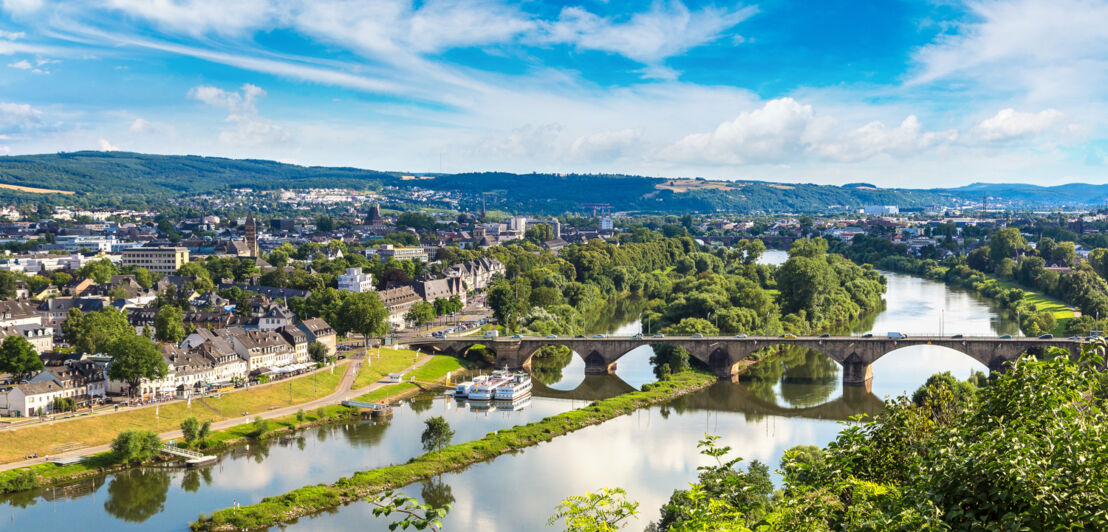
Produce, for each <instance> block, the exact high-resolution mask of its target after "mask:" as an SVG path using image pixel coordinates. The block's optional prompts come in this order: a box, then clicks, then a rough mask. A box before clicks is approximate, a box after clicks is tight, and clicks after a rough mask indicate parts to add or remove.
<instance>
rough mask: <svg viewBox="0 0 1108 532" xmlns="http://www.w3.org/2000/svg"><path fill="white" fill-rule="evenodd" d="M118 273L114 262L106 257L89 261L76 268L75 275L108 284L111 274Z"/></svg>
mask: <svg viewBox="0 0 1108 532" xmlns="http://www.w3.org/2000/svg"><path fill="white" fill-rule="evenodd" d="M118 273H119V269H118V268H116V267H115V264H114V263H113V262H112V261H111V259H108V258H103V259H100V260H94V261H89V262H88V263H86V264H85V265H84V266H81V268H80V269H79V270H77V275H80V276H81V277H85V278H88V279H92V280H93V281H96V283H97V284H108V283H109V282H110V281H111V280H112V276H113V275H117V274H118Z"/></svg>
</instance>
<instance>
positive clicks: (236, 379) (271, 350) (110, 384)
mask: <svg viewBox="0 0 1108 532" xmlns="http://www.w3.org/2000/svg"><path fill="white" fill-rule="evenodd" d="M312 342H319V343H321V344H323V346H324V347H325V348H326V351H327V354H328V356H332V355H334V354H335V352H336V350H337V347H338V346H337V335H336V333H335V330H334V328H332V327H331V325H330V324H328V323H327V322H326V321H324V320H322V319H320V318H313V319H309V320H304V321H302V322H300V323H298V324H295V325H293V324H285V325H283V326H281V327H279V328H276V329H266V330H261V329H246V328H244V327H240V326H233V327H224V328H217V329H207V328H200V329H197V330H196V332H194V333H192V334H190V335H189V336H188V337H186V338H185V339H184V340H183V341H182V342H181V343H180V344H179V345H173V344H162V345H161V346H160V349H161V353H162V357H163V358H164V359H165V362H166V365H167V366H168V372H167V374H166V376H165V378H163V379H159V380H143V381H142V382H141V383H140V384H139V389H138V390H135V392H136V393H135V395H137V396H139V397H142V398H144V399H147V398H182V397H188V396H191V395H192V394H196V393H201V392H204V391H207V390H210V389H213V388H221V387H225V386H234V385H236V384H237V383H242V382H246V381H248V380H251V379H257V378H259V377H262V376H267V377H275V376H277V375H280V374H285V373H296V372H301V371H306V370H308V369H310V368H312V367H315V364H314V363H313V362H312V360H311V355H310V354H309V351H308V346H309V345H310V344H311V343H312ZM42 358H43V363H44V365H45V368H44V369H43V371H41V372H40V373H39V374H38V375H35V376H34V377H33V378H31V379H29V380H28V382H25V383H21V384H16V385H13V386H9V387H7V388H6V389H3V390H0V415H4V416H18V417H25V416H34V415H42V414H49V413H52V412H54V411H55V410H56V406H55V401H56V400H57V399H69V398H72V399H73V400H74V403H75V405H76V406H79V407H80V406H85V405H88V404H90V403H92V402H95V401H98V400H101V399H102V398H104V397H106V396H108V395H131V392H132V390H131V389H130V385H129V384H128V383H126V382H122V381H115V380H111V379H109V378H108V376H107V375H108V366H109V365H110V364H111V358H109V357H105V356H99V355H87V354H61V353H47V354H45V355H43V356H42Z"/></svg>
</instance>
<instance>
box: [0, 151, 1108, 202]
mask: <svg viewBox="0 0 1108 532" xmlns="http://www.w3.org/2000/svg"><path fill="white" fill-rule="evenodd" d="M413 175H418V176H420V177H425V179H412V176H413ZM0 184H4V185H12V186H15V187H37V188H46V189H56V190H64V191H72V192H74V193H75V194H74V195H72V196H67V197H65V198H59V197H57V196H51V197H52V198H57V201H69V202H78V203H86V204H124V203H128V202H130V203H136V202H138V203H142V202H146V201H150V200H160V199H166V198H171V197H178V196H184V195H196V194H204V193H207V192H213V191H219V190H227V189H232V188H254V189H270V190H271V189H278V188H310V187H320V188H324V187H346V188H362V189H365V188H379V187H381V186H395V187H399V188H409V189H410V188H414V187H419V188H423V189H430V190H439V191H452V192H457V193H460V194H463V197H464V198H466V201H467V202H468V203H467V204H466V205H467V206H469V207H471V208H472V207H474V206H475V205H477V204H479V202H480V197H481V195H482V193H487V194H485V198H486V201H487V202H488V205H489V207H490V208H493V207H495V208H503V209H507V210H515V211H526V212H534V213H545V214H561V213H564V212H580V211H581V210H583V204H584V203H606V204H609V205H610V206H611V209H612V210H613V211H639V212H672V213H681V212H704V213H708V212H720V211H723V212H738V213H756V212H827V211H842V210H852V209H858V208H861V207H862V206H864V205H873V204H878V205H897V206H899V207H900V208H902V209H913V208H924V207H931V206H940V207H941V206H953V205H958V204H963V203H964V202H966V201H980V199H981V196H982V194H985V195H988V196H990V197H992V198H994V199H995V200H997V201H1011V202H1013V203H1017V204H1026V205H1051V204H1060V203H1064V204H1083V205H1097V204H1101V203H1103V202H1104V201H1105V200H1106V199H1108V185H1088V184H1082V183H1074V184H1068V185H1059V186H1057V187H1038V186H1036V185H1019V184H988V183H975V184H972V185H968V186H965V187H959V188H946V189H932V190H915V189H896V188H880V187H876V186H874V185H872V184H869V183H850V184H847V185H844V186H834V185H816V184H808V183H772V182H766V181H750V180H742V181H713V180H705V179H699V178H698V179H665V178H657V177H646V176H635V175H619V174H551V173H531V174H515V173H509V172H471V173H459V174H434V173H432V174H413V173H411V172H382V171H376V170H365V169H359V168H348V167H323V166H298V165H292V164H284V163H279V162H276V161H266V160H254V159H228V158H222V157H202V156H195V155H151V154H141V153H128V152H96V151H85V152H73V153H57V154H42V155H20V156H7V157H0ZM0 197H4V198H11V199H17V200H26V201H31V200H34V199H36V198H39V199H41V198H42V197H43V196H41V195H36V194H33V193H30V192H27V191H23V190H13V189H0ZM1078 202H1084V203H1078Z"/></svg>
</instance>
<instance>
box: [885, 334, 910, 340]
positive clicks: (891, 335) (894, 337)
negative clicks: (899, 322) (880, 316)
mask: <svg viewBox="0 0 1108 532" xmlns="http://www.w3.org/2000/svg"><path fill="white" fill-rule="evenodd" d="M907 337H908V335H907V334H904V333H899V332H890V333H889V338H890V339H893V340H899V339H901V338H907Z"/></svg>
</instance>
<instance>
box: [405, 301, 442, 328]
mask: <svg viewBox="0 0 1108 532" xmlns="http://www.w3.org/2000/svg"><path fill="white" fill-rule="evenodd" d="M404 319H406V320H408V321H410V322H412V323H414V324H416V325H426V324H428V323H431V321H432V320H434V319H435V306H434V305H432V304H431V303H428V302H426V301H420V302H418V303H416V304H414V305H412V306H411V308H409V309H408V313H407V314H405V315H404Z"/></svg>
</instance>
